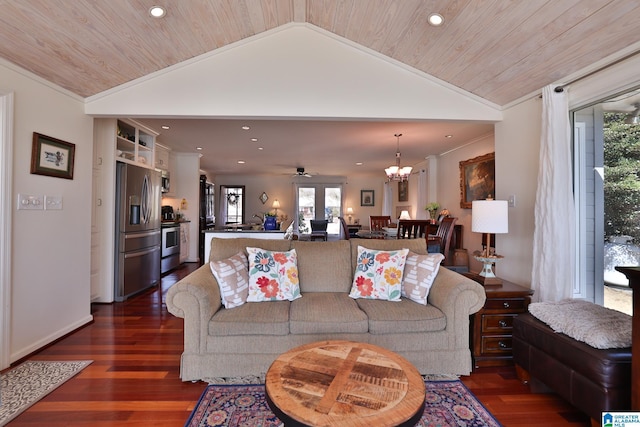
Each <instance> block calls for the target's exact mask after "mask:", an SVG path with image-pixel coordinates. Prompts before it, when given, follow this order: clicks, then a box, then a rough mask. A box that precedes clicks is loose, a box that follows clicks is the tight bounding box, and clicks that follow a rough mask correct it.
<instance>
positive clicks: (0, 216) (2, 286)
mask: <svg viewBox="0 0 640 427" xmlns="http://www.w3.org/2000/svg"><path fill="white" fill-rule="evenodd" d="M12 123H13V94H12V93H10V94H3V95H0V370H2V369H5V368H8V367H9V363H10V356H11V353H10V351H11V349H10V344H11V343H10V336H11V331H10V327H11V229H12V218H11V206H12V204H11V176H12V174H13V167H12V164H13V150H12V147H13V127H12Z"/></svg>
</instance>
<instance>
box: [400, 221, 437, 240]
mask: <svg viewBox="0 0 640 427" xmlns="http://www.w3.org/2000/svg"><path fill="white" fill-rule="evenodd" d="M430 223H431V221H429V220H428V219H401V220H400V221H398V239H419V238H421V237H424V236H425V234H428V233H427V227H428V226H429V224H430Z"/></svg>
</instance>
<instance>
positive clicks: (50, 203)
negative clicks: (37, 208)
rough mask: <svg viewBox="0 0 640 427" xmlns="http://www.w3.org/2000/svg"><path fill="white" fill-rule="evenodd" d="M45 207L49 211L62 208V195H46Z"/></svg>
mask: <svg viewBox="0 0 640 427" xmlns="http://www.w3.org/2000/svg"><path fill="white" fill-rule="evenodd" d="M44 208H45V209H46V210H48V211H59V210H62V196H44Z"/></svg>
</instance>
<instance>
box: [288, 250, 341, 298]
mask: <svg viewBox="0 0 640 427" xmlns="http://www.w3.org/2000/svg"><path fill="white" fill-rule="evenodd" d="M291 248H292V249H295V250H296V252H297V253H298V277H299V278H300V291H301V292H302V294H303V295H304V294H305V293H306V292H345V293H346V292H349V289H351V280H352V278H353V270H352V269H351V245H350V244H349V241H348V240H338V241H335V242H303V241H300V240H294V241H292V242H291Z"/></svg>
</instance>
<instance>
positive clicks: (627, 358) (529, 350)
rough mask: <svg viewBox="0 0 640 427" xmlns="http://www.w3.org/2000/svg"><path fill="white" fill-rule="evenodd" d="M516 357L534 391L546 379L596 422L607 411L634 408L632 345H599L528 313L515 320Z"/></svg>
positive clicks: (514, 345) (554, 388) (521, 370)
mask: <svg viewBox="0 0 640 427" xmlns="http://www.w3.org/2000/svg"><path fill="white" fill-rule="evenodd" d="M513 361H514V363H515V364H516V369H518V371H519V373H518V374H519V376H520V379H521V380H524V381H527V380H530V381H531V382H530V385H531V387H532V391H535V388H536V386H538V385H539V383H538V382H540V383H542V384H543V385H544V386H546V387H548V388H549V389H551V390H552V391H554V392H555V393H557V394H558V395H560V396H561V397H562V398H564V399H565V400H567V401H568V402H569V403H571V404H572V405H573V406H575V407H576V408H578V409H579V410H581V411H582V412H584V413H586V414H587V415H589V416H590V417H591V418H592V419H593V420H595V421H597V424H599V423H600V419H601V412H603V411H613V410H629V409H630V408H631V348H624V349H607V350H599V349H596V348H594V347H591V346H589V345H588V344H585V343H583V342H580V341H576V340H574V339H573V338H570V337H568V336H567V335H564V334H561V333H556V332H554V331H553V329H551V328H550V327H549V326H547V325H546V324H545V323H543V322H541V321H540V320H538V319H536V318H535V317H533V316H532V315H531V314H529V313H523V314H519V315H518V316H517V317H516V318H515V319H514V321H513ZM523 371H524V372H523Z"/></svg>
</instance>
